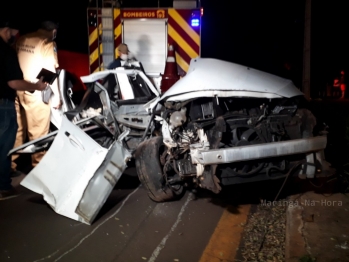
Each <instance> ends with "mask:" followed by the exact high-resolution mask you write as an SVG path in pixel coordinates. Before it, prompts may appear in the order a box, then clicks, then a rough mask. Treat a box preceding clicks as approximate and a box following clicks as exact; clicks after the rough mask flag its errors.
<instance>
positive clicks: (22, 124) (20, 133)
mask: <svg viewBox="0 0 349 262" xmlns="http://www.w3.org/2000/svg"><path fill="white" fill-rule="evenodd" d="M23 94H24V92H23V91H21V92H17V97H16V100H15V107H16V113H17V124H18V129H17V135H16V141H15V145H14V148H16V147H19V146H20V145H23V144H24V142H25V139H26V137H27V123H26V119H25V112H24V109H23V107H22V106H21V104H20V101H21V100H23V98H22V97H23ZM18 157H19V155H16V154H14V155H12V163H11V169H12V171H13V172H15V171H16V168H17V163H16V162H15V161H16V159H17V158H18Z"/></svg>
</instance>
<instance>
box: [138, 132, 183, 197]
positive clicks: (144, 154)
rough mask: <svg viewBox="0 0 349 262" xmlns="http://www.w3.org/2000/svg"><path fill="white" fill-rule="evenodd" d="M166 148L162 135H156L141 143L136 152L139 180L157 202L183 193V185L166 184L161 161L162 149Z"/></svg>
mask: <svg viewBox="0 0 349 262" xmlns="http://www.w3.org/2000/svg"><path fill="white" fill-rule="evenodd" d="M165 148H166V147H165V145H164V143H163V142H162V137H154V138H152V139H149V140H146V141H144V142H143V143H142V144H140V145H139V146H138V148H137V151H136V153H135V163H136V169H137V174H138V177H139V180H140V181H141V183H142V184H143V186H144V187H145V188H146V189H147V190H148V196H149V197H150V198H151V199H152V200H153V201H155V202H165V201H171V200H175V199H177V198H178V197H179V196H181V195H182V193H183V186H182V185H177V186H175V187H172V186H170V185H168V184H166V179H165V175H164V174H163V166H162V165H161V163H160V155H161V153H162V152H161V151H163V150H164V149H165Z"/></svg>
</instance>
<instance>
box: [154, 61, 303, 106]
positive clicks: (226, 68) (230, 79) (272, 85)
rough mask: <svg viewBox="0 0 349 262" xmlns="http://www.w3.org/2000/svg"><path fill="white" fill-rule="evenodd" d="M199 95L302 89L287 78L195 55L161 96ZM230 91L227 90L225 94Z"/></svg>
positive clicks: (270, 94) (279, 93) (286, 93)
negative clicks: (183, 74) (177, 79)
mask: <svg viewBox="0 0 349 262" xmlns="http://www.w3.org/2000/svg"><path fill="white" fill-rule="evenodd" d="M198 92H200V93H199V94H200V96H215V95H217V96H238V97H267V98H277V97H286V98H290V97H294V96H299V95H303V93H302V92H301V91H300V90H299V89H298V88H297V87H296V86H295V85H294V84H293V82H292V81H291V80H289V79H285V78H282V77H278V76H276V75H272V74H269V73H266V72H263V71H259V70H256V69H253V68H249V67H246V66H242V65H239V64H235V63H231V62H226V61H222V60H218V59H211V58H195V59H192V60H191V62H190V67H189V70H188V73H187V75H186V76H185V77H183V78H182V79H180V80H179V81H177V82H176V83H175V84H174V85H173V86H172V87H171V88H170V89H169V90H168V91H167V92H165V93H164V94H163V96H162V97H161V100H185V99H190V98H195V97H198V95H199V94H198ZM228 93H229V94H228Z"/></svg>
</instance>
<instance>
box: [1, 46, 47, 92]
mask: <svg viewBox="0 0 349 262" xmlns="http://www.w3.org/2000/svg"><path fill="white" fill-rule="evenodd" d="M5 60H6V67H5V71H6V72H5V75H6V79H7V84H8V85H9V87H11V88H13V89H15V90H18V91H35V90H44V89H45V88H46V85H47V84H46V83H44V82H42V79H43V78H41V79H40V80H39V81H38V82H37V83H30V82H28V81H25V80H24V79H23V72H22V70H21V67H20V65H19V62H18V57H17V54H16V52H15V51H13V52H8V53H7V54H6V56H5Z"/></svg>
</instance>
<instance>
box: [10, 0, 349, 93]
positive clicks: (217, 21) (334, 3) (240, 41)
mask: <svg viewBox="0 0 349 262" xmlns="http://www.w3.org/2000/svg"><path fill="white" fill-rule="evenodd" d="M21 1H23V0H21ZM13 2H14V1H13ZM341 2H344V1H339V0H331V1H315V0H313V1H312V39H311V40H312V46H311V59H312V60H311V61H312V89H313V90H315V91H316V90H319V89H321V88H325V85H326V82H331V81H332V80H333V77H334V76H335V75H336V74H338V73H339V72H340V70H342V69H344V70H349V67H348V61H349V52H348V47H349V41H348V40H347V39H346V38H348V37H347V34H348V33H347V31H348V29H347V28H348V25H349V21H348V19H349V18H348V16H347V15H346V13H347V11H346V8H344V4H343V3H341ZM14 3H16V8H15V9H14V10H16V11H17V10H19V11H20V12H23V11H24V10H30V12H25V13H24V15H21V16H20V19H21V20H24V21H23V25H22V28H21V33H26V32H30V31H34V30H36V28H37V26H38V25H39V23H40V21H42V20H45V19H54V20H56V21H58V22H59V23H60V29H59V32H58V35H57V40H56V41H57V45H58V49H59V50H69V51H75V52H81V53H88V33H87V21H86V12H87V11H86V9H87V6H88V3H89V1H88V0H69V1H68V0H60V1H58V2H57V3H56V4H53V3H54V2H53V1H42V0H37V1H23V2H22V4H18V1H16V2H14ZM227 3H229V4H227ZM72 4H74V6H72ZM171 4H172V1H169V0H160V6H161V7H170V6H171ZM123 5H124V7H156V6H157V5H158V0H123ZM201 5H202V6H203V8H204V16H203V18H202V40H201V41H202V42H201V56H202V57H212V58H218V59H223V60H227V61H231V62H235V63H239V64H243V65H246V66H249V67H253V68H256V69H260V70H263V71H266V72H270V73H273V74H276V75H280V76H282V77H287V78H290V79H292V80H293V81H294V82H295V84H296V85H297V86H301V80H302V67H303V59H302V56H303V26H304V6H305V0H278V1H276V0H269V1H262V0H243V1H242V0H240V1H238V0H224V1H222V0H221V1H219V0H201ZM18 6H20V9H19V8H18ZM43 10H47V11H43ZM287 68H288V69H287ZM348 72H349V71H348ZM315 91H314V92H315Z"/></svg>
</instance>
